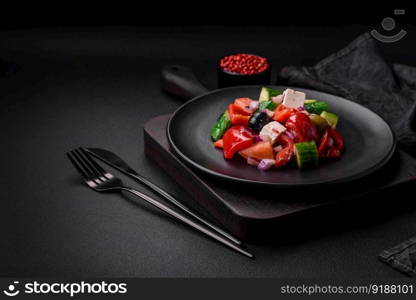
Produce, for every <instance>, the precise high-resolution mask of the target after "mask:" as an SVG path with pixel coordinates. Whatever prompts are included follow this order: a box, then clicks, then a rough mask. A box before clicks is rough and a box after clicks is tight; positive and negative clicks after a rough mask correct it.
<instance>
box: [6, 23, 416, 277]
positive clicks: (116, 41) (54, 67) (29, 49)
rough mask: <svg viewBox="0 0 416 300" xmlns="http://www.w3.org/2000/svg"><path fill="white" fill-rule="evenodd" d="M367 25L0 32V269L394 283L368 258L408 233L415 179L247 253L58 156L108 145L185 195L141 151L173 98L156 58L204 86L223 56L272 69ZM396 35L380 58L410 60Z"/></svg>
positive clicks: (412, 228)
mask: <svg viewBox="0 0 416 300" xmlns="http://www.w3.org/2000/svg"><path fill="white" fill-rule="evenodd" d="M369 29H371V28H368V27H367V26H358V25H357V26H341V27H333V28H324V27H322V28H320V27H313V28H307V27H247V26H244V27H226V28H225V27H161V26H159V27H155V28H151V27H147V28H137V27H136V28H134V27H118V28H113V27H100V28H87V29H85V28H68V27H66V28H56V29H50V28H49V29H32V30H20V31H3V32H1V33H0V57H2V58H3V59H5V60H6V61H8V62H9V63H10V64H11V65H12V69H11V70H10V71H9V72H8V73H7V75H6V77H3V78H0V103H1V109H0V126H1V128H2V129H1V131H0V134H1V141H2V142H1V148H0V149H1V150H0V154H1V157H2V163H1V165H2V168H1V172H2V175H1V177H0V178H1V189H0V199H1V201H0V203H1V204H0V212H1V215H0V216H1V218H0V220H1V227H0V228H1V231H2V232H1V237H2V238H1V241H0V275H1V276H19V277H22V276H83V277H92V276H108V277H128V276H137V277H281V278H288V277H293V278H315V277H321V278H344V277H349V278H352V277H354V278H355V277H399V278H400V277H401V276H402V275H400V274H399V273H397V272H396V271H394V270H392V269H390V268H389V267H387V266H386V265H384V264H382V263H381V262H379V261H378V260H377V254H378V253H379V252H380V251H381V250H383V249H385V248H388V247H391V246H393V245H395V244H397V243H399V242H401V241H403V240H405V239H406V238H408V237H410V236H411V235H413V234H414V233H415V232H416V223H415V221H414V220H415V217H416V211H415V210H414V208H413V207H411V206H407V204H401V199H403V198H407V199H408V198H409V197H413V196H411V195H410V191H411V190H412V189H414V185H413V186H412V187H411V188H403V189H398V190H396V191H394V193H390V194H387V196H388V197H390V198H391V199H390V200H391V201H390V202H387V203H388V205H389V206H387V207H385V206H384V205H385V204H383V206H382V205H380V206H379V207H378V206H374V207H373V211H369V212H366V213H365V215H367V216H368V218H367V220H366V221H365V222H361V221H360V222H358V220H357V218H356V215H355V212H354V210H353V209H352V210H349V211H348V212H347V211H346V215H345V218H344V219H345V220H343V221H342V223H343V224H342V226H335V227H334V226H332V224H331V223H328V225H327V227H326V229H323V230H322V231H320V232H317V233H316V234H314V235H313V236H309V237H306V238H302V239H298V240H296V241H293V242H284V243H282V244H276V245H249V248H250V250H251V251H252V252H254V253H255V254H256V256H257V259H256V260H254V261H251V260H248V259H246V258H245V257H242V256H240V255H237V254H235V253H234V252H232V251H229V250H228V249H226V248H224V247H222V246H220V245H218V244H216V243H214V242H212V241H211V240H208V239H206V238H205V237H202V236H201V235H199V234H198V233H196V232H194V231H192V230H190V229H188V228H186V227H184V226H182V225H181V224H178V223H177V222H175V221H172V220H171V219H169V218H167V217H165V216H163V215H161V214H160V213H159V212H157V211H154V210H153V209H150V208H148V207H147V206H144V205H142V204H141V202H140V201H139V200H135V199H133V198H131V199H130V198H129V200H131V201H126V200H127V199H123V198H122V197H121V196H120V195H117V194H114V195H103V194H98V193H94V192H93V191H91V190H90V189H88V188H86V187H85V186H84V185H83V184H81V182H80V179H79V177H78V176H77V174H76V173H75V171H74V169H73V168H72V166H71V165H70V164H69V162H68V161H67V159H66V157H65V152H66V151H68V150H70V149H71V148H73V147H75V146H78V145H82V146H90V147H102V148H106V149H109V150H113V151H115V152H117V153H118V154H119V155H120V156H121V157H123V158H125V159H126V160H127V161H128V162H130V163H131V164H132V166H134V167H135V168H136V169H137V170H139V171H140V172H141V173H143V174H145V175H146V176H147V177H149V178H150V179H151V180H153V181H154V182H156V183H157V184H159V185H160V186H162V187H164V188H165V189H167V190H168V191H169V192H171V193H172V194H174V195H175V196H177V197H179V198H180V197H187V196H186V195H184V194H183V191H182V190H181V188H180V187H178V186H176V185H175V184H174V182H173V180H172V179H170V178H169V177H168V176H167V175H166V174H164V173H163V172H162V171H161V170H160V169H159V168H158V167H157V166H156V165H155V164H154V163H153V162H151V161H149V160H148V159H146V157H145V156H144V154H143V133H142V126H143V124H144V123H145V122H146V120H149V119H150V118H152V117H154V116H157V115H159V114H166V113H169V112H172V111H174V110H175V109H176V108H177V107H178V106H179V105H180V104H181V101H180V100H177V99H174V98H172V97H170V96H169V95H166V94H164V93H163V92H162V91H161V90H160V87H159V70H160V68H161V67H162V66H163V65H165V64H168V63H180V64H184V65H187V66H190V67H192V68H193V69H194V70H195V72H196V74H197V76H198V77H199V78H200V79H201V81H203V82H204V83H205V84H206V85H207V87H209V88H215V86H216V79H215V61H216V59H217V58H218V57H219V56H221V55H223V54H227V53H232V52H252V53H258V54H261V55H265V56H267V57H269V58H270V59H271V60H272V63H273V66H274V70H278V69H280V68H281V67H282V66H285V65H292V64H294V65H301V64H304V63H311V62H313V61H316V60H319V59H321V58H324V57H325V56H327V55H329V54H330V53H332V52H334V51H336V50H338V49H340V48H342V47H343V46H345V45H346V44H347V43H348V42H349V41H350V40H352V39H353V38H354V37H355V36H357V35H359V34H360V33H362V32H364V31H366V30H369ZM408 31H409V34H408V36H407V37H406V38H405V39H404V40H402V41H400V42H398V43H396V44H391V45H386V46H385V47H383V51H384V52H385V53H386V56H387V57H388V59H389V60H392V61H395V62H400V63H407V64H412V63H413V62H414V60H413V57H414V53H415V49H416V31H415V30H414V28H408ZM126 182H131V181H129V180H126ZM138 188H139V189H141V188H140V187H138ZM372 200H373V201H374V200H377V199H372ZM395 207H401V209H399V210H395V209H394V208H395ZM386 211H387V213H386ZM356 213H357V215H358V214H359V212H356ZM379 213H380V215H382V217H380V216H379ZM299 222H301V220H300V221H299ZM317 222H319V220H317ZM308 225H309V224H305V226H308ZM288 230H290V228H288Z"/></svg>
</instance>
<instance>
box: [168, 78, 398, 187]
mask: <svg viewBox="0 0 416 300" xmlns="http://www.w3.org/2000/svg"><path fill="white" fill-rule="evenodd" d="M260 88H261V87H260V86H244V87H232V88H226V89H220V90H216V91H213V92H210V93H208V94H205V95H203V96H199V97H196V98H194V99H193V100H191V101H189V102H187V103H185V104H184V105H182V106H181V107H180V108H179V109H178V110H177V111H176V112H175V113H174V114H173V116H172V117H171V119H170V121H169V123H168V127H167V135H168V140H169V143H170V146H171V147H172V149H173V150H174V152H175V153H176V154H177V155H178V156H179V157H180V158H182V159H183V160H185V161H186V162H187V163H189V164H190V165H191V166H192V167H194V168H197V169H199V170H201V171H203V172H206V173H208V174H210V175H212V176H215V177H219V178H222V179H228V180H232V181H237V182H245V183H255V184H263V185H273V186H281V187H292V186H309V185H317V184H328V183H339V182H347V181H351V180H354V179H358V178H361V177H363V176H365V175H368V174H370V173H372V172H374V171H376V170H377V169H379V168H380V167H382V166H383V165H384V164H385V163H386V162H387V161H388V160H389V159H390V158H391V156H392V154H393V152H394V149H395V145H396V143H395V138H394V135H393V132H392V131H391V129H390V127H389V125H388V124H387V123H386V122H385V121H384V120H383V119H382V118H381V117H379V116H378V115H377V114H375V113H374V112H372V111H370V110H368V109H367V108H365V107H363V106H361V105H359V104H356V103H354V102H351V101H348V100H346V99H343V98H340V97H336V96H333V95H329V94H326V93H321V92H317V91H312V90H306V89H299V88H296V90H300V91H303V92H305V93H306V96H307V98H308V99H319V100H323V101H326V102H327V103H328V105H329V107H330V111H331V112H334V113H336V114H337V115H339V116H340V120H339V125H338V127H337V129H338V130H339V131H340V132H341V134H342V135H343V136H344V138H345V143H346V150H345V152H344V154H343V156H342V158H341V159H340V160H333V161H330V162H326V163H320V165H319V166H318V167H317V168H314V169H304V170H300V169H298V168H297V167H296V166H288V167H285V168H281V169H271V170H269V171H267V172H262V171H259V170H257V168H256V167H253V166H249V165H247V164H246V162H245V161H244V160H243V159H238V158H237V156H238V155H236V157H235V158H234V159H232V160H225V159H224V158H223V154H222V151H221V150H218V149H215V148H214V146H213V145H212V142H211V139H210V129H211V127H212V126H213V125H214V124H215V122H216V120H217V118H218V116H219V115H220V114H221V113H222V112H224V111H225V110H226V108H227V106H228V105H229V104H230V103H232V101H233V100H234V99H235V98H239V97H251V98H253V99H257V98H258V95H259V93H260ZM274 88H278V89H285V88H286V87H279V86H277V87H274Z"/></svg>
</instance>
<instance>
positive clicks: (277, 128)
mask: <svg viewBox="0 0 416 300" xmlns="http://www.w3.org/2000/svg"><path fill="white" fill-rule="evenodd" d="M285 131H286V127H285V126H283V125H282V124H280V123H279V122H276V121H273V122H270V123H268V124H266V125H265V126H264V127H263V128H262V129H261V131H260V134H259V136H260V137H261V138H262V139H263V140H265V139H269V140H270V142H271V143H272V145H273V144H274V142H275V141H276V139H277V138H278V137H279V135H280V134H281V133H282V132H285Z"/></svg>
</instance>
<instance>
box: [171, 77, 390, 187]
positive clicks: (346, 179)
mask: <svg viewBox="0 0 416 300" xmlns="http://www.w3.org/2000/svg"><path fill="white" fill-rule="evenodd" d="M264 86H266V87H278V88H292V89H295V88H297V89H302V90H304V91H312V92H318V93H321V94H324V95H328V96H331V97H337V98H341V99H342V100H344V101H348V102H351V103H353V104H356V105H359V106H361V107H362V108H364V109H365V110H368V111H369V112H370V113H373V114H375V115H377V116H378V117H379V118H380V119H381V120H382V121H383V122H384V123H385V124H386V125H387V127H388V129H389V131H390V133H391V135H392V139H393V143H392V146H391V148H390V149H389V152H388V154H387V155H386V157H385V158H384V159H382V160H381V161H380V162H379V163H377V164H375V165H374V166H373V167H371V168H368V169H366V170H365V171H363V172H360V173H357V174H354V175H350V176H347V177H343V178H342V179H334V180H327V181H323V182H318V183H293V184H288V183H279V182H264V181H256V180H251V179H244V178H239V177H235V176H230V175H226V174H223V173H219V172H216V171H213V170H210V169H208V168H206V167H203V166H201V165H199V164H198V163H196V162H194V161H193V160H191V159H190V158H188V157H187V156H186V155H185V154H184V153H182V152H181V151H180V150H179V149H178V147H177V146H176V145H175V143H174V142H173V140H172V136H171V134H170V131H171V123H172V120H173V119H174V117H175V116H176V115H177V114H178V112H179V111H180V110H181V109H182V108H183V107H185V106H187V105H189V104H190V103H192V102H194V101H197V100H198V99H200V98H202V97H205V96H208V95H210V94H213V93H216V92H220V91H224V90H230V89H238V88H253V87H259V88H261V87H264ZM166 135H167V138H168V142H169V146H170V147H171V148H172V149H173V151H174V152H175V153H176V155H178V156H179V157H180V158H181V159H183V160H184V161H185V162H186V163H188V164H190V165H192V166H193V167H194V168H196V169H198V170H201V171H203V172H205V173H206V174H208V175H209V176H212V177H216V178H220V179H222V180H227V181H231V182H234V183H246V184H252V185H262V186H268V187H279V188H291V187H293V188H295V187H314V186H322V185H331V184H338V183H347V182H351V181H354V180H358V179H361V178H363V177H365V176H367V175H370V174H372V173H374V172H375V171H377V170H379V169H381V168H382V167H383V166H384V165H386V164H387V163H388V162H389V161H390V159H391V158H392V157H393V155H394V153H395V151H396V148H397V139H396V135H395V133H394V131H393V130H392V128H391V126H390V124H389V123H387V122H386V120H385V119H384V118H383V117H382V116H380V115H379V114H378V113H376V112H374V111H372V110H370V109H369V108H367V107H365V106H363V105H361V104H359V103H356V102H353V101H351V100H349V99H346V98H344V97H340V96H337V95H333V94H329V93H326V92H321V91H318V90H312V89H306V88H302V87H294V86H284V85H242V86H232V87H227V88H221V89H215V90H212V91H209V92H207V93H205V94H202V95H199V96H196V97H194V98H192V99H191V100H188V101H186V102H185V103H183V104H182V105H180V106H179V107H178V108H177V109H176V110H175V111H174V112H173V114H172V115H171V116H170V118H169V121H168V123H167V126H166Z"/></svg>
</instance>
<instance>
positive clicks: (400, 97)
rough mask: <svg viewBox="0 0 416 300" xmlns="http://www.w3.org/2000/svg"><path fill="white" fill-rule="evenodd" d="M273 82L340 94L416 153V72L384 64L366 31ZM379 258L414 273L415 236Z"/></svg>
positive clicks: (415, 257) (408, 272) (403, 66)
mask: <svg viewBox="0 0 416 300" xmlns="http://www.w3.org/2000/svg"><path fill="white" fill-rule="evenodd" d="M278 84H286V85H291V86H298V87H304V88H311V89H314V90H319V91H323V92H327V93H330V94H335V95H339V96H342V97H345V98H347V99H349V100H352V101H355V102H357V103H360V104H362V105H364V106H366V107H368V108H369V109H371V110H373V111H375V112H376V113H378V114H379V115H381V116H382V117H383V118H384V119H385V120H386V121H387V122H388V123H389V124H390V125H391V127H392V128H393V131H394V132H395V134H396V137H397V140H398V142H399V145H400V146H401V147H402V148H404V149H405V150H407V151H408V152H409V153H410V154H413V155H416V112H415V111H416V68H414V67H410V66H405V65H400V64H389V63H387V62H386V60H385V59H384V58H383V56H382V55H381V52H380V51H379V49H378V47H377V41H375V40H374V39H373V38H372V37H371V35H370V34H369V33H365V34H363V35H361V36H359V37H358V38H357V39H355V40H354V41H353V42H351V43H350V44H349V45H348V46H347V47H346V48H344V49H342V50H340V51H338V52H337V53H334V54H332V55H330V56H329V57H327V58H325V59H323V60H321V61H320V62H318V63H317V64H316V65H314V66H311V67H294V66H289V67H285V68H283V69H282V70H281V72H280V74H279V76H278ZM379 258H380V260H382V261H383V262H385V263H387V264H389V265H390V266H392V267H393V268H395V269H397V270H399V271H401V272H403V273H405V274H407V275H409V276H414V275H416V237H413V238H411V239H409V240H408V241H405V242H403V243H401V244H400V245H398V246H396V247H393V248H391V249H389V250H385V251H383V252H382V253H381V254H380V255H379Z"/></svg>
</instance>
